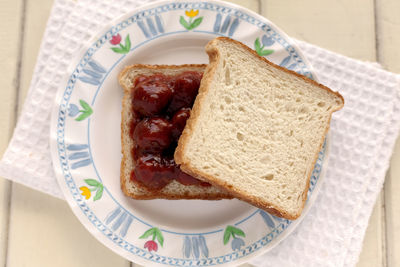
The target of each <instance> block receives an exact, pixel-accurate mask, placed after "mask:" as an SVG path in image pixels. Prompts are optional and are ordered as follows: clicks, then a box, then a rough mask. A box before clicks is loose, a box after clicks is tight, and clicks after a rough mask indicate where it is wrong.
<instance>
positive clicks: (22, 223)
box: [7, 184, 129, 267]
mask: <svg viewBox="0 0 400 267" xmlns="http://www.w3.org/2000/svg"><path fill="white" fill-rule="evenodd" d="M7 266H41V267H53V266H58V267H64V266H65V267H70V266H74V267H80V266H82V267H90V266H93V267H102V266H104V267H108V266H113V267H114V266H115V267H123V266H125V267H127V266H129V262H128V261H126V260H124V259H123V258H122V257H120V256H118V255H116V254H114V252H112V251H111V250H109V249H108V248H106V247H105V246H103V245H102V244H101V243H100V242H98V241H97V240H96V239H95V238H94V237H93V236H92V235H91V234H90V233H89V232H88V231H87V230H86V229H85V228H84V227H83V225H81V223H80V222H79V221H78V219H77V218H76V217H75V216H74V215H73V213H72V211H71V209H70V208H69V206H68V204H67V203H66V202H65V201H63V200H59V199H56V198H53V197H51V196H49V195H46V194H43V193H40V192H38V191H34V190H32V189H30V188H27V187H25V186H22V185H19V184H14V185H13V195H12V205H11V214H10V236H9V248H8V261H7Z"/></svg>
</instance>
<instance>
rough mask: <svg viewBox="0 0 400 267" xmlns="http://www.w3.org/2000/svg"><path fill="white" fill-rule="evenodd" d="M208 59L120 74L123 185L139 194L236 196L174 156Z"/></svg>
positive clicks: (131, 69)
mask: <svg viewBox="0 0 400 267" xmlns="http://www.w3.org/2000/svg"><path fill="white" fill-rule="evenodd" d="M204 68H205V65H181V66H166V65H159V66H151V65H133V66H129V67H126V68H125V69H124V70H123V71H122V72H121V73H120V75H119V83H120V84H121V86H122V87H123V89H124V97H123V100H122V113H121V117H122V120H121V145H122V154H123V157H122V161H121V176H120V180H121V181H120V182H121V188H122V191H123V192H124V193H125V195H127V196H130V197H132V198H135V199H154V198H166V199H209V200H211V199H222V198H232V197H231V195H230V194H229V193H227V192H226V191H225V190H222V189H218V188H216V187H214V186H211V185H210V184H209V183H207V182H203V181H200V180H198V179H195V178H193V177H191V176H190V175H187V174H186V173H184V172H182V171H181V170H180V168H179V167H178V166H177V165H176V164H175V162H174V159H173V154H174V150H175V147H176V143H177V140H178V139H179V137H180V135H181V132H182V130H183V128H184V127H185V124H186V120H187V118H188V117H189V115H190V108H191V107H192V104H193V102H194V99H195V97H196V95H197V92H198V88H199V85H200V80H201V77H202V75H203V71H204Z"/></svg>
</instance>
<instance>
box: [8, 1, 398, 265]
mask: <svg viewBox="0 0 400 267" xmlns="http://www.w3.org/2000/svg"><path fill="white" fill-rule="evenodd" d="M71 1H72V0H71ZM78 1H79V0H78ZM52 2H53V0H41V1H37V0H36V1H34V0H2V1H1V2H0V28H1V30H0V41H1V46H0V70H1V72H2V74H1V76H0V88H1V89H0V99H2V105H0V129H1V132H0V153H1V154H2V153H4V151H5V149H6V147H7V144H8V141H9V139H10V137H11V136H12V133H13V129H14V127H15V123H16V120H17V118H18V114H19V112H20V110H21V108H22V105H23V102H24V99H25V96H26V93H27V90H28V87H29V83H30V80H31V76H32V71H33V68H34V66H35V62H36V57H37V55H38V50H39V45H40V42H41V38H42V35H43V32H44V29H45V26H46V21H47V18H48V16H49V13H50V9H51V5H52ZM232 2H235V3H237V4H241V5H243V6H245V7H247V8H250V9H252V10H254V11H256V12H258V13H260V14H262V15H263V16H265V17H267V18H268V19H269V20H271V21H273V22H274V23H275V24H276V25H278V26H279V27H280V28H281V29H283V30H284V31H285V32H286V33H287V34H289V35H290V36H292V37H295V38H297V39H299V40H304V41H307V42H310V43H313V44H316V45H319V46H321V47H324V48H327V49H329V50H332V51H335V52H338V53H341V54H343V55H346V56H349V57H353V58H356V59H360V60H366V61H377V62H378V63H380V64H381V65H382V66H383V67H384V68H385V69H387V70H389V71H392V72H397V73H400V53H399V49H400V16H399V15H400V1H399V0H332V1H320V0H303V1H296V0H279V1H272V0H246V1H239V0H235V1H232ZM399 176H400V142H398V144H397V145H396V148H395V152H394V154H393V157H392V161H391V166H390V169H389V171H388V172H387V176H386V182H385V186H384V188H383V190H382V192H381V194H380V196H379V198H378V200H377V202H376V205H375V209H374V212H373V214H372V217H371V218H370V222H369V226H368V229H367V234H366V237H365V240H364V244H363V250H362V253H361V256H360V260H359V263H358V266H363V267H364V266H371V267H379V266H390V267H395V266H400V253H399V252H400V194H398V193H397V192H399V191H400V179H399ZM396 193H397V194H396ZM396 252H397V253H396ZM0 266H9V267H17V266H41V267H46V266H59V267H62V266H78V267H80V266H82V267H89V266H96V267H101V266H113V267H122V266H138V265H135V264H134V263H130V262H129V261H127V260H125V259H123V258H122V257H120V256H118V255H117V254H114V253H113V252H112V251H110V250H108V249H107V248H105V247H104V246H103V245H102V244H100V243H99V242H97V241H96V240H95V239H94V238H93V237H92V236H91V235H90V234H89V232H88V231H86V229H84V227H83V226H82V225H81V224H80V223H79V221H78V220H77V218H75V216H74V215H73V213H72V211H71V210H70V208H69V206H68V205H67V203H66V202H64V201H62V200H59V199H55V198H53V197H50V196H48V195H45V194H43V193H40V192H37V191H34V190H32V189H29V188H27V187H24V186H22V185H19V184H16V183H11V182H9V181H7V180H5V179H3V178H0ZM243 266H250V265H243Z"/></svg>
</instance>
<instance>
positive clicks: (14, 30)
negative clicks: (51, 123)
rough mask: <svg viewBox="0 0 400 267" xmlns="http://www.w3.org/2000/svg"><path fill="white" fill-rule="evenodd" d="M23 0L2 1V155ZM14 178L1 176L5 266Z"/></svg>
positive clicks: (0, 244) (0, 259)
mask: <svg viewBox="0 0 400 267" xmlns="http://www.w3.org/2000/svg"><path fill="white" fill-rule="evenodd" d="M21 19H22V0H18V1H2V2H0V25H1V30H0V40H2V43H3V45H1V46H0V69H1V72H2V74H1V76H0V88H1V90H0V99H1V100H2V102H1V105H0V118H1V119H0V129H1V131H0V155H3V153H4V151H5V149H6V147H7V143H8V141H9V138H10V134H11V132H12V129H13V128H14V124H15V104H16V93H15V92H16V87H17V83H16V79H17V76H18V59H19V52H20V48H19V46H18V43H19V38H20V36H21ZM10 188H11V182H9V181H7V180H5V179H4V178H0V266H5V263H6V258H7V243H8V221H9V203H10V197H11V194H10Z"/></svg>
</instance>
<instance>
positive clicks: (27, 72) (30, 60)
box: [18, 0, 53, 113]
mask: <svg viewBox="0 0 400 267" xmlns="http://www.w3.org/2000/svg"><path fill="white" fill-rule="evenodd" d="M26 4H27V14H26V23H25V24H24V27H25V34H24V40H23V41H24V42H23V44H22V45H23V53H22V65H21V77H20V79H21V91H20V92H19V100H18V107H19V111H18V113H19V112H20V111H21V108H22V106H23V103H24V101H25V97H26V94H27V92H28V89H29V85H30V82H31V79H32V74H33V70H34V67H35V64H36V58H37V55H38V53H39V48H40V43H41V40H42V36H43V33H44V30H45V28H46V23H47V19H48V17H49V15H50V10H51V6H52V4H53V0H41V1H40V4H39V5H38V2H37V1H34V0H27V1H26Z"/></svg>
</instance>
